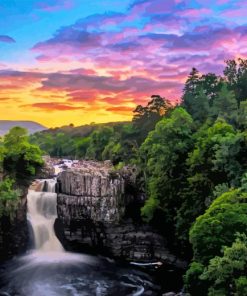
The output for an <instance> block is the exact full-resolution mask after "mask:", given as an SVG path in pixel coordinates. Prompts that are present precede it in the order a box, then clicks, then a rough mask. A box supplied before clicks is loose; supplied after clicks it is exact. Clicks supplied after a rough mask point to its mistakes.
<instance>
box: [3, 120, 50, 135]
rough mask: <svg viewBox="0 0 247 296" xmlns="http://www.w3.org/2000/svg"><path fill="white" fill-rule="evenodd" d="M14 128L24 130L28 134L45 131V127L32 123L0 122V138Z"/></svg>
mask: <svg viewBox="0 0 247 296" xmlns="http://www.w3.org/2000/svg"><path fill="white" fill-rule="evenodd" d="M14 126H20V127H24V128H26V129H27V130H28V132H29V134H33V133H36V132H40V131H43V130H46V129H47V128H46V127H45V126H43V125H41V124H39V123H37V122H34V121H15V120H0V136H3V135H5V134H6V133H7V132H8V131H9V130H10V129H11V128H12V127H14Z"/></svg>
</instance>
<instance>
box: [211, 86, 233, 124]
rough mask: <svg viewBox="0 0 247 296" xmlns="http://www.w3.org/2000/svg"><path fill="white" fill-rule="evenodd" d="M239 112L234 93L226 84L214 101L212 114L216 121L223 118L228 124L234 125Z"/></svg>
mask: <svg viewBox="0 0 247 296" xmlns="http://www.w3.org/2000/svg"><path fill="white" fill-rule="evenodd" d="M237 111H238V106H237V101H236V98H235V95H234V92H233V91H231V90H229V89H228V87H227V84H226V83H224V84H223V86H222V88H221V90H220V91H219V93H218V95H217V96H216V98H215V99H214V102H213V106H212V109H211V114H212V116H213V117H214V119H216V118H217V117H221V118H224V119H225V120H226V121H228V122H231V123H234V122H235V121H236V120H237Z"/></svg>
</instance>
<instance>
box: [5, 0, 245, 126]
mask: <svg viewBox="0 0 247 296" xmlns="http://www.w3.org/2000/svg"><path fill="white" fill-rule="evenodd" d="M246 15H247V1H246V0H235V1H231V0H230V1H226V0H192V1H187V0H121V1H116V0H104V1H102V0H90V1H86V0H38V1H35V0H0V119H2V120H33V121H36V122H39V123H41V124H43V125H45V126H47V127H56V126H61V125H67V124H71V123H73V124H74V125H82V124H87V123H91V122H109V121H125V120H131V117H132V111H133V109H134V108H135V106H136V105H138V104H142V105H145V104H146V103H147V102H148V100H149V99H150V96H151V95H161V96H162V97H165V98H167V99H170V100H172V101H174V102H177V101H179V99H180V97H181V92H182V88H183V84H184V82H185V81H186V77H187V76H188V74H189V72H190V71H191V68H192V67H196V68H197V69H198V70H199V71H201V72H202V73H208V72H214V73H217V74H221V73H222V70H223V68H224V61H225V60H227V59H232V58H239V57H241V58H247V46H246V45H247V19H246Z"/></svg>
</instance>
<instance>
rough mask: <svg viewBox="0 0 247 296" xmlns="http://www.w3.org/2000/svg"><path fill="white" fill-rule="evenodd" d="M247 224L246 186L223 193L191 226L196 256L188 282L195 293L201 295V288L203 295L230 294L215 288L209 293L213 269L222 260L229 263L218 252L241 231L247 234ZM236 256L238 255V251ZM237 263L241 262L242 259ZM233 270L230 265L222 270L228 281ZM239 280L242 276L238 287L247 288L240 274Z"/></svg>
mask: <svg viewBox="0 0 247 296" xmlns="http://www.w3.org/2000/svg"><path fill="white" fill-rule="evenodd" d="M246 227H247V193H246V191H244V189H242V188H239V189H231V190H229V191H228V192H225V193H223V194H222V195H221V196H220V197H218V198H217V199H216V200H215V201H214V202H213V203H212V204H211V205H210V207H209V208H208V209H207V210H206V212H205V213H204V214H203V215H201V216H199V217H198V218H197V219H196V222H195V223H194V224H193V226H192V228H191V230H190V242H191V244H192V247H193V253H194V257H193V262H192V264H191V265H190V268H189V269H188V271H187V272H186V275H185V286H186V289H187V291H188V292H189V293H190V294H191V295H198V294H196V293H197V291H200V295H202V296H204V295H219V296H220V295H222V296H223V295H226V294H224V293H223V292H222V291H220V292H219V293H218V294H217V293H215V294H213V292H212V291H213V290H212V289H211V292H210V293H211V294H208V289H209V288H210V287H212V288H214V283H213V281H212V280H213V275H212V272H211V270H212V269H213V268H216V267H217V266H218V267H219V268H220V262H222V263H223V262H224V264H226V262H225V261H224V260H225V259H222V260H219V258H218V257H216V256H220V255H221V250H222V248H223V247H225V246H226V247H230V246H231V245H232V244H233V242H234V240H235V235H236V234H237V232H239V233H243V234H247V231H246V229H247V228H246ZM205 246H206V247H205ZM233 252H234V251H233ZM227 253H228V252H227ZM227 253H226V254H227ZM236 256H238V255H237V254H236ZM214 257H216V259H214V260H213V261H210V260H211V259H213V258H214ZM239 259H240V261H241V262H242V263H241V264H245V261H242V260H241V257H239ZM210 264H211V265H210ZM230 265H231V263H230ZM236 265H238V263H237V264H236ZM208 266H210V268H208V269H207V267H208ZM222 268H224V267H222ZM229 270H230V269H229V268H227V266H226V268H225V274H224V273H222V276H224V277H225V279H224V280H225V281H226V282H225V283H226V284H227V276H228V275H229ZM215 272H216V271H215ZM222 272H223V271H222ZM244 272H245V271H244ZM219 273H221V272H220V271H219V272H218V273H215V276H216V277H218V276H219ZM245 274H246V273H245ZM237 275H238V274H235V276H237ZM229 276H230V275H229ZM239 276H241V274H239ZM215 280H216V279H215ZM236 280H239V282H238V283H236V285H238V289H245V288H246V287H245V286H244V280H243V279H242V278H241V279H238V278H236ZM217 283H218V280H216V281H215V284H217ZM223 283H224V281H223ZM221 284H222V282H221ZM223 285H224V284H223ZM221 290H222V289H221ZM236 295H238V294H236ZM240 295H241V294H239V296H240Z"/></svg>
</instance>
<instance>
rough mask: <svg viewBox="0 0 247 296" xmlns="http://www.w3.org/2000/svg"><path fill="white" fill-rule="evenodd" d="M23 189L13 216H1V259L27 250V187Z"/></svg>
mask: <svg viewBox="0 0 247 296" xmlns="http://www.w3.org/2000/svg"><path fill="white" fill-rule="evenodd" d="M19 189H20V191H21V196H20V202H19V204H18V206H17V209H16V211H15V213H12V216H11V217H10V216H2V217H1V218H0V261H4V260H6V259H9V258H11V257H13V256H15V255H18V254H21V253H23V252H25V251H26V250H27V248H28V243H29V231H28V222H27V217H26V213H27V201H26V195H27V189H26V188H19Z"/></svg>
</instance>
